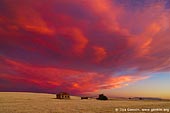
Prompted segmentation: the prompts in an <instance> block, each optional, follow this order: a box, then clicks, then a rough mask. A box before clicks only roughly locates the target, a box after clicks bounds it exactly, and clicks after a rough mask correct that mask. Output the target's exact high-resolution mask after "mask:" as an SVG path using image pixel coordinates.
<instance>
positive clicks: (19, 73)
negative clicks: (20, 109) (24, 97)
mask: <svg viewBox="0 0 170 113" xmlns="http://www.w3.org/2000/svg"><path fill="white" fill-rule="evenodd" d="M1 60H2V61H3V65H4V66H5V67H4V68H3V71H4V72H2V73H1V76H0V77H1V79H2V80H4V81H5V82H2V83H1V86H5V87H4V88H2V90H5V88H7V89H8V88H11V89H13V88H14V89H15V87H18V89H21V90H24V88H28V90H30V91H31V89H29V88H30V87H31V86H32V85H33V86H34V87H35V88H37V89H39V90H40V91H41V90H42V89H43V90H46V91H48V92H55V91H59V90H63V89H64V90H68V91H69V92H72V93H74V94H77V93H78V94H80V93H84V92H94V91H97V90H100V89H111V88H118V87H122V86H126V85H127V84H128V83H132V82H136V81H138V80H143V79H146V78H148V76H130V75H122V76H117V77H114V76H107V77H106V75H105V74H101V73H96V72H86V71H79V70H71V69H61V68H56V67H39V66H32V65H29V64H23V63H20V62H16V61H13V60H10V59H4V58H1ZM9 70H10V71H12V73H11V72H8V71H9ZM13 72H14V73H13ZM8 82H9V83H10V84H8V85H7V86H6V85H5V84H7V83H8ZM21 84H22V85H23V86H22V87H20V86H19V85H21ZM23 87H24V88H23ZM31 88H32V87H31Z"/></svg>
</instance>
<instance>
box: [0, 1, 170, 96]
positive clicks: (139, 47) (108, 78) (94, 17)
mask: <svg viewBox="0 0 170 113" xmlns="http://www.w3.org/2000/svg"><path fill="white" fill-rule="evenodd" d="M1 4H2V6H3V7H2V9H3V10H1V9H0V51H1V56H2V57H1V59H0V61H1V62H3V63H2V64H0V80H1V81H2V82H1V86H0V87H1V89H4V90H5V89H6V90H9V91H11V90H25V91H28V90H29V91H30V90H32V91H33V90H34V91H46V92H55V88H58V90H68V91H70V92H73V93H84V92H94V91H96V90H99V89H110V88H117V87H122V86H126V85H127V84H128V83H131V82H135V81H138V80H142V79H146V78H147V77H148V76H141V75H145V74H146V75H147V73H153V72H160V71H169V70H170V69H169V67H170V65H169V64H170V60H169V54H170V49H169V48H170V45H169V43H170V38H169V35H170V20H169V18H170V16H169V12H168V10H167V9H166V7H165V4H164V2H159V3H156V2H155V3H152V4H151V5H152V7H147V8H145V7H144V8H142V7H141V8H140V9H138V10H135V11H133V10H131V9H130V8H128V7H122V6H121V5H120V4H117V3H116V1H112V0H105V1H99V0H92V1H79V0H74V1H70V0H64V1H63V0H50V1H46V0H41V1H40V0H37V1H33V0H29V1H23V0H13V1H11V0H1V1H0V7H1ZM117 73H125V74H122V75H121V74H120V75H119V76H118V75H117ZM9 84H11V85H9ZM22 85H23V87H21V86H22ZM12 86H13V87H12ZM10 87H12V88H10ZM14 87H15V88H14Z"/></svg>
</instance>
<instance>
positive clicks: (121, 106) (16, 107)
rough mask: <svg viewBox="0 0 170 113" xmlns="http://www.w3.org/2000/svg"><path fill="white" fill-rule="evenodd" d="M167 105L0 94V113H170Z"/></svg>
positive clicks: (41, 95)
mask: <svg viewBox="0 0 170 113" xmlns="http://www.w3.org/2000/svg"><path fill="white" fill-rule="evenodd" d="M169 110H170V101H156V100H153V101H144V100H137V101H134V100H116V99H112V100H108V101H100V100H95V99H88V100H81V99H80V97H76V96H71V99H70V100H60V99H55V95H54V94H43V93H22V92H0V113H168V112H169V113H170V111H169Z"/></svg>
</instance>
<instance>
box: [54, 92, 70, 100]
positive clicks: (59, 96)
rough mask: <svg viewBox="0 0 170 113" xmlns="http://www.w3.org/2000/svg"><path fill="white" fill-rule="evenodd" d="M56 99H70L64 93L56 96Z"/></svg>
mask: <svg viewBox="0 0 170 113" xmlns="http://www.w3.org/2000/svg"><path fill="white" fill-rule="evenodd" d="M56 98H57V99H70V95H69V94H68V93H66V92H60V93H57V94H56Z"/></svg>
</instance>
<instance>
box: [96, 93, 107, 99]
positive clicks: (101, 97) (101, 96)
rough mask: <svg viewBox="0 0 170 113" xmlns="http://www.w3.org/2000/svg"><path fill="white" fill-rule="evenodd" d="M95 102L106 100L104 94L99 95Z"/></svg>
mask: <svg viewBox="0 0 170 113" xmlns="http://www.w3.org/2000/svg"><path fill="white" fill-rule="evenodd" d="M97 100H108V98H107V97H106V96H105V95H104V94H100V95H99V97H98V98H97Z"/></svg>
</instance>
